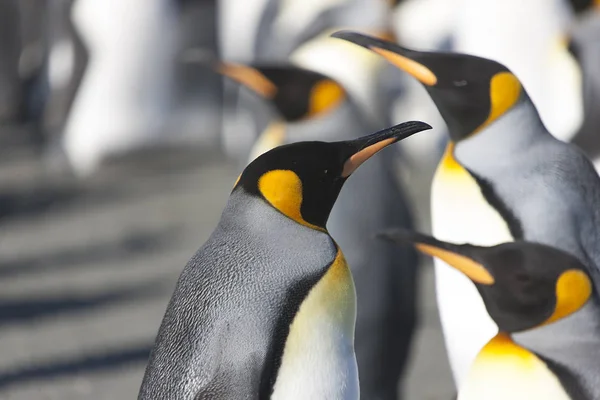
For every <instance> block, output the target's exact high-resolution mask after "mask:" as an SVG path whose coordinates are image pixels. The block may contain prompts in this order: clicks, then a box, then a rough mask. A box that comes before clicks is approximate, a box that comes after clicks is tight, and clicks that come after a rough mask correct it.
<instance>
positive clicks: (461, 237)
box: [432, 156, 513, 387]
mask: <svg viewBox="0 0 600 400" xmlns="http://www.w3.org/2000/svg"><path fill="white" fill-rule="evenodd" d="M432 221H433V223H432V224H433V234H434V236H436V237H437V238H439V239H440V240H448V241H451V242H456V243H464V242H467V243H471V244H475V245H495V244H499V243H503V242H509V241H512V240H513V238H512V236H511V234H510V231H509V229H508V226H507V224H506V223H505V221H504V220H503V219H502V217H501V216H500V215H499V214H498V212H497V211H496V210H494V209H493V208H492V207H491V206H490V205H489V204H488V203H487V202H486V200H485V198H484V197H483V195H482V194H481V191H480V189H479V186H478V185H477V183H476V181H475V180H474V179H473V178H472V177H471V176H470V175H469V174H468V172H467V171H466V170H464V169H463V168H462V167H461V166H460V165H458V164H457V163H456V162H455V161H453V159H448V157H447V156H445V159H444V160H443V161H442V163H441V164H440V167H439V168H438V170H437V172H436V175H435V177H434V180H433V186H432ZM434 263H435V276H436V295H437V302H438V308H439V312H440V319H441V323H442V328H443V332H444V339H445V342H446V349H447V351H448V356H449V360H450V366H451V368H452V371H453V374H454V379H455V381H456V384H457V386H459V387H460V384H461V383H462V382H463V381H464V378H465V376H466V374H467V372H468V370H469V367H470V366H471V364H472V362H473V360H474V359H475V357H476V356H477V353H478V352H479V350H480V349H481V348H482V347H483V346H484V345H485V344H486V343H487V342H488V341H489V340H490V339H491V338H492V337H493V336H494V334H495V333H496V332H497V326H496V324H495V323H494V322H493V321H492V319H491V318H490V317H489V315H488V313H487V310H486V309H485V306H484V304H483V301H482V300H481V297H480V295H479V292H478V291H477V289H476V288H475V285H473V283H472V282H471V281H470V280H469V279H468V278H467V277H465V276H464V275H463V274H462V273H461V272H459V271H457V270H455V269H454V268H452V267H450V266H448V265H447V264H446V263H444V262H442V261H440V260H437V259H436V260H434Z"/></svg>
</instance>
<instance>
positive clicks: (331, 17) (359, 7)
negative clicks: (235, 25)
mask: <svg viewBox="0 0 600 400" xmlns="http://www.w3.org/2000/svg"><path fill="white" fill-rule="evenodd" d="M389 10H390V5H389V4H388V1H387V0H325V1H323V0H319V1H317V0H268V6H267V7H266V11H265V12H264V14H263V18H262V20H261V22H260V27H259V32H258V37H257V40H256V43H255V47H256V50H255V54H256V56H255V61H258V62H275V61H279V62H283V61H287V60H288V58H289V57H290V55H291V54H292V53H293V52H294V51H295V50H297V49H298V48H299V47H300V46H301V45H303V44H305V43H307V42H309V41H312V40H314V39H315V38H317V37H318V36H319V35H321V34H323V33H324V32H326V31H328V30H330V29H341V28H352V29H362V30H367V31H369V32H372V33H380V32H385V31H387V30H388V29H389V15H388V14H389Z"/></svg>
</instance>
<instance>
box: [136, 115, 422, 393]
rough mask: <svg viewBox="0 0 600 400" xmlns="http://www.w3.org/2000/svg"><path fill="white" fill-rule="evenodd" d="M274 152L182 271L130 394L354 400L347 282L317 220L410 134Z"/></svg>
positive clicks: (414, 128) (242, 180)
mask: <svg viewBox="0 0 600 400" xmlns="http://www.w3.org/2000/svg"><path fill="white" fill-rule="evenodd" d="M428 128H429V126H428V125H426V124H423V123H406V124H402V125H400V126H396V127H392V128H389V129H386V130H383V131H380V132H377V133H374V134H372V135H369V136H365V137H362V138H359V139H356V140H352V141H343V142H334V143H325V142H302V143H295V144H291V145H287V146H281V147H278V148H276V149H273V150H271V151H269V152H267V153H265V154H263V155H261V156H260V157H258V158H257V159H256V160H254V161H253V162H252V163H250V164H249V165H248V166H247V167H246V168H245V169H244V172H243V173H242V174H241V175H240V177H239V178H238V181H237V182H236V184H235V187H234V189H233V191H232V194H231V195H230V198H229V201H228V203H227V205H226V207H225V210H224V212H223V215H222V217H221V220H220V222H219V224H218V226H217V228H216V229H215V231H214V232H213V234H212V235H211V237H210V238H209V239H208V241H207V242H206V243H205V244H204V245H203V246H202V247H201V248H200V250H199V251H198V253H197V254H196V255H195V256H194V257H193V258H192V260H191V261H190V262H189V263H188V265H187V266H186V267H185V269H184V271H183V273H182V275H181V277H180V279H179V281H178V283H177V286H176V288H175V292H174V294H173V297H172V299H171V301H170V303H169V305H168V308H167V311H166V314H165V317H164V319H163V322H162V324H161V327H160V329H159V333H158V336H157V339H156V344H155V346H154V348H153V350H152V352H151V355H150V360H149V363H148V367H147V369H146V374H145V376H144V380H143V382H142V387H141V389H140V393H139V397H138V398H139V399H208V398H210V399H242V398H261V399H262V398H273V399H304V398H331V399H357V398H358V375H357V369H356V361H355V355H354V349H353V342H354V323H355V318H356V315H355V313H356V309H355V307H356V306H355V293H354V284H353V280H352V275H351V273H350V271H349V269H348V266H347V264H346V262H345V259H344V256H343V254H342V253H341V250H340V249H339V247H338V245H337V244H336V243H335V241H334V240H333V239H332V238H331V236H330V235H329V233H328V232H327V230H326V228H325V225H326V223H327V219H328V217H329V213H330V212H331V208H332V207H333V205H334V203H335V201H336V199H337V197H338V194H339V192H340V190H341V188H342V186H343V184H344V181H345V180H346V179H347V178H348V177H349V176H350V175H351V174H352V173H353V172H354V171H355V170H356V169H357V168H358V167H359V166H360V165H361V164H362V163H363V162H364V161H366V160H367V159H368V158H369V157H371V156H372V155H373V154H375V153H376V152H378V151H379V150H381V149H383V148H384V147H386V146H388V145H390V144H392V143H394V142H396V141H398V140H401V139H402V138H404V137H407V136H409V135H411V134H413V133H416V132H418V131H421V130H424V129H428Z"/></svg>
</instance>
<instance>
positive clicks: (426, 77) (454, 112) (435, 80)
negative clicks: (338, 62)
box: [332, 31, 524, 142]
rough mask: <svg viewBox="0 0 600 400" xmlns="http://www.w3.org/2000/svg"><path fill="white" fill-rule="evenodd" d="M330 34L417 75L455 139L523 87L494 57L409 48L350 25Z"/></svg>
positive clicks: (512, 100)
mask: <svg viewBox="0 0 600 400" xmlns="http://www.w3.org/2000/svg"><path fill="white" fill-rule="evenodd" d="M332 36H333V37H336V38H339V39H344V40H347V41H349V42H352V43H355V44H357V45H360V46H363V47H365V48H367V49H369V50H372V51H373V52H375V53H378V54H379V55H381V56H382V57H384V58H385V59H387V60H388V61H389V62H391V63H392V64H394V65H395V66H397V67H398V68H400V69H402V70H404V71H406V72H407V73H409V74H410V75H412V76H413V77H415V78H416V79H418V80H419V81H420V82H421V83H422V84H423V85H424V86H425V88H426V89H427V91H428V93H429V95H430V96H431V99H432V100H433V101H434V103H435V104H436V106H437V108H438V110H439V111H440V114H441V115H442V117H443V118H444V120H445V121H446V124H447V125H448V130H449V132H450V137H451V139H452V140H453V141H455V142H457V141H459V140H462V139H465V138H467V137H468V136H470V135H471V134H473V133H475V132H477V131H478V130H480V129H481V128H483V127H485V126H486V125H488V124H490V123H492V122H494V121H495V120H496V119H498V118H499V117H501V116H502V115H504V114H505V113H506V112H507V111H509V110H510V109H511V108H512V107H513V106H514V105H515V104H517V102H518V101H519V99H520V98H521V95H522V94H523V93H524V90H523V88H522V86H521V83H520V82H519V80H518V79H517V77H516V76H515V75H513V74H512V73H511V72H510V71H509V70H508V68H506V67H505V66H504V65H502V64H500V63H498V62H496V61H492V60H488V59H485V58H480V57H475V56H471V55H467V54H460V53H442V52H422V51H415V50H409V49H406V48H404V47H401V46H399V45H397V44H395V43H392V42H388V41H385V40H381V39H377V38H374V37H371V36H366V35H362V34H360V33H355V32H350V31H340V32H336V33H334V34H333V35H332Z"/></svg>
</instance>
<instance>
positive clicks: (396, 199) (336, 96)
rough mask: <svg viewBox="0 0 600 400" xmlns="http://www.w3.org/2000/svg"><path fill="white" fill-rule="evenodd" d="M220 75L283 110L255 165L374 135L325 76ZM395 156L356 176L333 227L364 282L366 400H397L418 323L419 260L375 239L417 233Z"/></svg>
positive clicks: (285, 72)
mask: <svg viewBox="0 0 600 400" xmlns="http://www.w3.org/2000/svg"><path fill="white" fill-rule="evenodd" d="M220 70H221V72H222V73H224V74H226V75H228V76H230V77H231V78H232V79H234V80H236V81H238V82H240V83H242V84H244V85H246V86H247V87H248V88H250V89H252V91H253V92H254V93H256V94H257V95H259V96H262V97H264V98H266V99H268V100H270V102H271V103H272V104H273V106H274V108H275V114H273V115H272V119H271V121H270V122H269V123H268V124H267V125H266V126H265V128H264V131H263V132H262V134H261V135H260V136H259V138H258V140H257V141H256V143H255V145H254V147H253V148H252V150H251V151H250V156H249V159H250V161H252V160H254V159H255V158H256V157H258V156H260V155H261V154H263V153H264V152H266V151H268V150H271V149H272V148H273V147H276V146H279V145H282V144H289V143H294V142H299V141H305V140H327V141H330V140H343V139H347V140H351V139H355V138H357V137H359V136H360V134H361V132H364V131H365V130H369V129H371V128H372V125H373V124H372V123H370V122H369V121H368V118H367V116H366V115H365V113H364V112H362V111H361V109H360V107H359V106H358V105H357V104H356V103H355V102H354V101H353V99H352V97H351V95H350V94H349V93H348V92H347V91H346V90H345V89H344V88H343V87H342V86H341V85H340V84H339V83H337V82H336V81H334V80H332V79H330V78H329V77H327V76H325V75H322V74H319V73H316V72H313V71H309V70H306V69H303V68H298V67H295V66H291V65H268V64H267V65H257V66H254V67H249V66H242V65H222V66H221V67H220ZM390 150H393V149H386V150H384V151H382V154H381V155H379V156H378V157H377V158H375V159H373V160H371V161H370V162H369V163H368V164H367V165H364V166H363V167H361V169H360V170H358V171H357V172H356V173H355V174H354V176H353V178H352V180H351V181H350V182H348V183H347V184H346V185H345V186H344V189H343V190H344V195H343V196H342V197H341V198H340V199H339V200H338V201H337V203H336V205H335V206H334V207H333V210H332V212H331V215H330V217H329V220H328V221H329V222H328V229H329V231H330V232H331V234H332V235H333V236H334V237H335V238H336V241H337V243H338V244H339V245H340V247H341V248H342V249H344V252H345V255H346V259H347V260H348V264H349V265H350V269H351V271H352V274H353V275H354V278H355V282H356V291H357V296H358V315H357V323H356V341H355V348H356V355H357V361H358V369H359V373H360V374H359V375H360V381H361V389H360V390H361V397H362V398H365V399H374V400H375V399H389V400H392V399H396V397H397V391H398V389H397V388H398V382H399V380H400V377H401V375H402V372H403V369H404V366H405V364H406V361H407V356H408V351H409V348H410V344H411V339H412V334H413V331H414V326H415V318H416V316H415V313H416V310H415V308H416V304H415V303H416V292H415V289H416V286H417V282H416V274H417V264H418V259H417V255H416V252H415V251H414V249H412V247H410V246H408V247H405V248H397V247H395V246H390V245H389V244H388V243H382V242H380V241H377V240H373V238H372V235H373V232H377V231H379V230H381V229H384V228H385V227H390V226H395V224H399V226H403V227H405V228H407V229H410V228H411V227H412V226H413V218H412V213H411V209H410V207H409V205H408V201H407V198H406V196H405V194H404V190H403V188H402V185H400V182H399V180H398V177H397V176H396V174H395V173H394V162H395V156H396V153H394V152H390ZM364 204H369V206H368V207H364ZM349 215H355V216H357V217H356V218H348V216H349Z"/></svg>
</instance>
